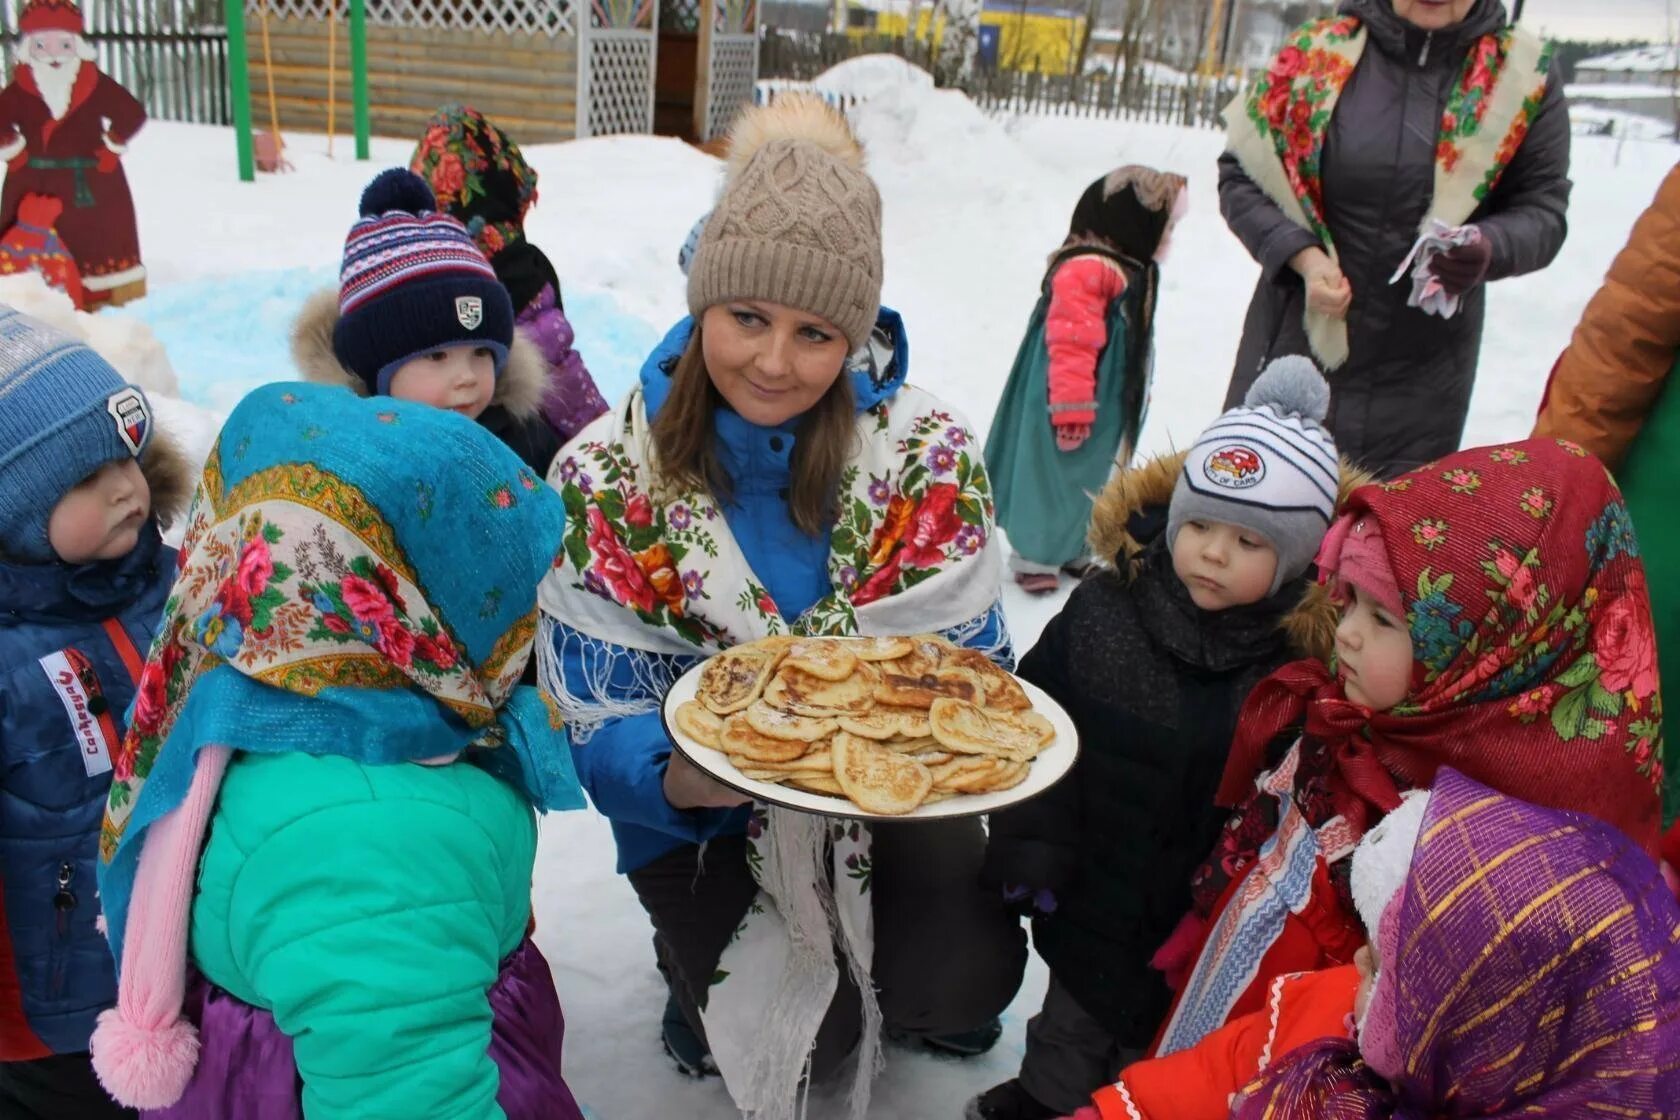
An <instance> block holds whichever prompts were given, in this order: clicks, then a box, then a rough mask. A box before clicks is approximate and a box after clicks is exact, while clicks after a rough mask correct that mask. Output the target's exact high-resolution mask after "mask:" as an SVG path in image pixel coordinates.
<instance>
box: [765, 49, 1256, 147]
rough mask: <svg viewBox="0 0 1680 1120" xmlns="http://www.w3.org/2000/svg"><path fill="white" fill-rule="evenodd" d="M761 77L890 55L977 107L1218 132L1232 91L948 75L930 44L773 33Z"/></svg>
mask: <svg viewBox="0 0 1680 1120" xmlns="http://www.w3.org/2000/svg"><path fill="white" fill-rule="evenodd" d="M759 49H760V53H759V67H758V72H759V76H760V78H780V79H787V80H791V81H797V82H808V81H810V80H812V79H813V78H816V77H817V76H818V75H820V74H822V72H823V71H825V70H827V69H828V68H829V67H831V66H834V65H835V64H837V63H840V62H844V61H845V60H846V59H848V58H855V57H856V56H858V55H862V54H892V55H897V56H898V57H900V58H903V59H904V60H906V61H907V62H911V63H913V64H915V65H916V66H919V67H921V68H922V69H924V70H926V71H928V72H929V73H930V74H932V75H933V78H934V82H935V84H936V85H940V86H950V87H954V88H958V89H961V90H962V91H963V92H964V93H966V94H967V95H968V96H969V97H970V98H972V99H973V100H974V102H975V104H977V105H979V106H980V108H982V109H985V110H989V111H997V112H1005V113H1041V114H1046V115H1059V116H1078V117H1123V118H1130V119H1134V120H1145V121H1160V122H1162V123H1170V124H1183V125H1191V126H1195V127H1206V128H1218V127H1221V124H1220V120H1219V114H1220V112H1221V111H1222V110H1223V109H1224V107H1225V105H1226V103H1227V102H1229V101H1230V100H1231V97H1232V96H1233V95H1234V93H1235V87H1234V85H1232V84H1229V83H1216V82H1212V81H1201V80H1198V79H1195V78H1190V79H1188V80H1187V79H1185V78H1182V77H1179V78H1178V79H1177V80H1176V81H1173V80H1162V79H1155V80H1150V79H1149V78H1148V77H1146V76H1144V75H1138V76H1135V77H1134V78H1133V80H1132V81H1130V82H1127V81H1126V79H1125V74H1124V72H1122V73H1121V75H1120V76H1118V77H1116V76H1114V75H1112V74H1090V75H1086V76H1084V77H1073V76H1071V75H1062V74H1044V73H1040V72H1038V71H1036V70H980V71H975V72H973V73H970V74H966V75H958V74H956V73H954V72H953V63H954V60H953V59H951V58H949V57H941V56H940V55H939V53H938V52H937V51H935V50H934V49H933V48H931V47H930V46H929V45H928V44H927V43H924V42H921V41H920V40H915V39H910V40H906V39H901V38H896V37H891V36H869V37H864V38H853V37H851V36H846V35H834V34H821V35H816V34H810V33H805V32H787V31H777V30H774V29H771V30H768V31H766V32H765V33H764V35H763V36H762V38H761V42H760V48H759Z"/></svg>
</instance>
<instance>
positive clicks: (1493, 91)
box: [1224, 15, 1551, 370]
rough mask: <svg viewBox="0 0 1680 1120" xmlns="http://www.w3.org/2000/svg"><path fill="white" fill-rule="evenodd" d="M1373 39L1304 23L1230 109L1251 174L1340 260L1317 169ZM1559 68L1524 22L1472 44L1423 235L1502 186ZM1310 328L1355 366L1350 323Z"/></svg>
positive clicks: (1336, 360)
mask: <svg viewBox="0 0 1680 1120" xmlns="http://www.w3.org/2000/svg"><path fill="white" fill-rule="evenodd" d="M1367 38H1368V35H1367V32H1366V30H1365V28H1364V26H1363V25H1362V24H1361V22H1360V20H1359V19H1358V18H1357V17H1354V16H1346V15H1344V16H1337V17H1334V18H1331V19H1324V20H1318V21H1316V22H1314V23H1309V24H1307V25H1306V26H1304V27H1302V28H1301V29H1300V30H1299V31H1297V32H1296V33H1295V34H1294V35H1293V36H1292V37H1291V38H1290V40H1289V41H1288V42H1287V43H1286V44H1285V45H1284V47H1283V49H1282V50H1281V51H1279V52H1278V54H1277V56H1276V57H1275V58H1273V59H1272V62H1271V65H1270V66H1269V67H1268V68H1267V69H1266V71H1265V73H1263V74H1262V75H1261V76H1260V77H1259V78H1258V79H1256V80H1255V82H1254V84H1253V85H1252V86H1251V87H1249V89H1248V90H1246V91H1245V92H1243V93H1241V94H1239V95H1238V96H1237V97H1236V98H1235V99H1234V100H1233V101H1232V102H1231V103H1230V105H1228V106H1226V108H1225V112H1224V120H1225V127H1226V129H1227V135H1226V145H1227V147H1228V148H1229V150H1230V151H1231V153H1232V154H1233V155H1235V156H1236V157H1237V160H1238V162H1239V163H1241V164H1242V168H1243V171H1244V172H1246V173H1247V174H1248V177H1249V178H1250V179H1252V180H1254V182H1255V183H1256V184H1257V185H1259V187H1260V188H1261V189H1262V190H1263V191H1265V192H1266V195H1267V197H1269V198H1270V199H1271V200H1272V201H1273V202H1275V203H1277V205H1278V207H1279V208H1280V209H1281V210H1282V211H1283V212H1284V214H1285V215H1287V216H1288V217H1289V219H1290V220H1291V221H1293V222H1294V223H1295V224H1296V225H1298V226H1300V227H1301V228H1302V229H1305V230H1307V231H1309V232H1310V233H1312V234H1313V235H1314V236H1316V237H1317V238H1318V239H1319V241H1320V242H1322V243H1323V246H1324V250H1325V252H1327V253H1329V254H1330V257H1331V259H1332V260H1334V259H1335V258H1336V246H1335V243H1334V242H1333V241H1332V240H1331V237H1330V229H1329V227H1328V226H1327V225H1325V222H1324V183H1323V180H1322V178H1321V177H1320V171H1319V168H1320V164H1321V161H1322V159H1323V155H1324V142H1325V139H1326V138H1327V137H1328V136H1329V133H1330V119H1331V117H1332V115H1333V114H1334V113H1335V111H1336V102H1337V100H1338V99H1339V98H1340V97H1341V93H1342V89H1343V87H1344V86H1346V85H1347V82H1348V79H1349V78H1351V77H1352V76H1353V71H1354V68H1355V67H1357V66H1358V65H1359V60H1360V58H1361V56H1362V55H1363V54H1364V52H1365V48H1366V40H1367ZM1550 66H1551V49H1550V48H1549V47H1548V46H1546V44H1544V43H1543V42H1541V40H1540V39H1539V38H1538V37H1536V36H1535V35H1534V34H1532V33H1531V32H1529V31H1527V30H1525V29H1523V28H1519V27H1507V28H1505V29H1503V30H1502V31H1499V32H1497V33H1495V34H1491V35H1485V36H1483V37H1482V38H1481V39H1480V40H1478V41H1477V43H1476V45H1475V46H1473V47H1472V48H1471V49H1470V53H1469V54H1468V55H1467V56H1466V58H1465V60H1464V69H1463V72H1462V73H1461V74H1460V76H1459V80H1458V82H1457V83H1456V84H1455V85H1454V86H1453V87H1452V91H1451V93H1450V94H1449V96H1448V97H1447V101H1446V104H1445V105H1443V106H1442V107H1441V124H1440V132H1439V138H1438V141H1437V144H1436V150H1435V194H1434V198H1433V200H1432V202H1431V204H1430V208H1429V212H1428V214H1427V215H1426V216H1425V217H1424V220H1423V223H1422V226H1421V228H1420V230H1419V232H1420V233H1423V232H1427V231H1428V230H1429V229H1430V228H1431V223H1432V222H1434V221H1440V222H1442V223H1444V224H1446V225H1449V226H1457V225H1461V224H1463V223H1464V222H1465V221H1466V220H1467V219H1468V218H1469V217H1470V215H1471V214H1472V213H1474V212H1475V210H1476V208H1477V207H1478V206H1480V205H1481V203H1482V202H1483V201H1484V200H1485V199H1486V198H1487V196H1488V194H1489V192H1491V191H1492V190H1493V188H1494V187H1495V186H1496V185H1497V184H1498V183H1499V179H1500V177H1501V176H1502V175H1503V174H1504V173H1505V168H1506V167H1507V166H1508V165H1509V164H1510V162H1511V159H1512V157H1513V156H1515V155H1516V153H1517V149H1518V148H1520V147H1521V146H1522V142H1523V138H1524V137H1526V136H1527V135H1528V129H1529V126H1530V125H1531V124H1532V123H1533V121H1534V118H1535V116H1536V114H1538V113H1539V111H1540V105H1541V102H1542V100H1543V99H1544V97H1545V93H1546V79H1547V72H1548V70H1549V68H1550ZM1306 330H1307V339H1308V341H1309V342H1310V343H1311V345H1312V349H1313V354H1314V356H1316V357H1317V358H1318V360H1319V362H1320V363H1321V364H1322V365H1324V367H1325V368H1326V369H1332V370H1333V369H1335V368H1337V367H1338V366H1340V365H1342V364H1343V363H1344V362H1345V361H1347V357H1348V334H1347V321H1346V320H1345V319H1338V318H1334V317H1331V316H1328V315H1323V314H1318V313H1315V312H1313V311H1311V310H1308V311H1307V313H1306Z"/></svg>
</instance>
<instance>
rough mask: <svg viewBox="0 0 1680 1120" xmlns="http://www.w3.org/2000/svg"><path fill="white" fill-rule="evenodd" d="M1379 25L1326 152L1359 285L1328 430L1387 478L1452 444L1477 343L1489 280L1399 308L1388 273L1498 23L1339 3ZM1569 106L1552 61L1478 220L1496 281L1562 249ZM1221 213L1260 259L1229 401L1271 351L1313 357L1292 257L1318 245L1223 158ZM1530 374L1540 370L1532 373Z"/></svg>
mask: <svg viewBox="0 0 1680 1120" xmlns="http://www.w3.org/2000/svg"><path fill="white" fill-rule="evenodd" d="M1341 11H1342V12H1343V13H1344V14H1348V15H1354V16H1358V17H1359V18H1360V19H1361V20H1363V21H1364V23H1365V26H1366V28H1367V29H1368V30H1369V33H1370V40H1369V42H1368V43H1367V45H1366V49H1365V53H1364V56H1363V57H1362V58H1361V59H1360V62H1359V65H1358V67H1357V68H1356V69H1355V70H1354V72H1353V76H1352V77H1351V78H1350V79H1349V80H1348V83H1347V86H1346V88H1345V89H1343V91H1342V95H1341V100H1340V101H1339V102H1338V103H1337V105H1336V111H1335V115H1334V116H1333V118H1332V119H1331V122H1330V133H1329V136H1328V138H1327V139H1326V142H1325V147H1324V157H1323V177H1324V210H1325V220H1326V223H1327V224H1328V225H1329V227H1330V234H1331V237H1332V239H1333V240H1334V241H1335V244H1336V250H1337V253H1338V254H1339V255H1340V258H1341V267H1342V270H1343V272H1344V273H1345V274H1346V275H1347V278H1348V282H1349V283H1350V284H1351V285H1352V287H1353V306H1352V309H1351V311H1350V312H1349V317H1348V344H1349V350H1350V352H1351V353H1350V357H1349V358H1348V360H1347V362H1346V364H1344V365H1343V366H1342V367H1341V368H1339V369H1337V370H1336V371H1334V372H1333V373H1331V374H1330V375H1329V377H1330V385H1331V389H1332V398H1331V405H1330V415H1329V419H1328V426H1329V428H1330V430H1331V432H1332V433H1333V434H1334V435H1335V437H1336V446H1337V447H1338V448H1339V449H1340V451H1341V453H1342V454H1343V455H1344V456H1346V457H1347V458H1348V459H1349V460H1350V461H1352V462H1355V463H1357V464H1359V465H1361V466H1363V467H1365V468H1367V469H1368V470H1371V471H1374V472H1375V473H1377V474H1379V475H1381V476H1383V477H1392V476H1394V475H1397V474H1400V473H1402V472H1404V471H1406V470H1409V469H1411V468H1412V467H1415V466H1418V465H1420V464H1422V463H1426V462H1429V461H1430V460H1432V459H1436V458H1439V457H1440V456H1442V455H1445V454H1447V453H1448V452H1451V451H1455V450H1457V449H1458V446H1459V441H1460V439H1461V438H1462V437H1463V434H1464V420H1465V416H1466V414H1467V413H1468V412H1469V409H1470V390H1471V388H1472V386H1473V384H1474V382H1475V378H1476V363H1477V358H1478V354H1479V351H1480V350H1481V344H1482V320H1483V317H1484V314H1485V311H1486V304H1487V297H1486V288H1485V286H1483V285H1478V286H1477V287H1475V288H1474V289H1472V290H1471V291H1470V293H1469V295H1468V297H1467V298H1466V299H1465V301H1464V304H1463V306H1462V307H1461V308H1460V310H1459V313H1458V314H1457V315H1456V316H1454V317H1453V318H1451V319H1441V318H1438V317H1436V316H1433V315H1425V314H1424V313H1423V312H1421V311H1419V310H1417V309H1416V308H1412V307H1408V306H1406V300H1407V297H1408V296H1409V295H1410V294H1411V283H1410V280H1409V279H1403V280H1402V281H1401V282H1400V283H1398V284H1394V285H1392V286H1390V285H1389V283H1388V278H1389V277H1390V276H1391V275H1393V273H1394V270H1395V269H1396V268H1397V267H1398V266H1399V265H1400V262H1401V261H1403V260H1404V259H1405V258H1406V254H1407V253H1408V252H1410V251H1411V247H1412V243H1413V242H1414V241H1415V240H1416V239H1417V235H1418V226H1419V223H1421V222H1422V221H1423V219H1424V216H1425V215H1426V214H1427V213H1428V212H1429V206H1430V202H1431V200H1432V197H1433V195H1434V182H1435V145H1436V138H1437V137H1438V135H1439V133H1440V122H1441V112H1442V108H1443V106H1444V105H1445V103H1446V99H1447V96H1448V94H1449V93H1450V91H1451V88H1452V86H1453V83H1454V82H1455V81H1456V80H1457V79H1458V77H1459V74H1460V72H1461V71H1462V68H1463V65H1464V59H1465V56H1466V54H1467V53H1468V51H1469V49H1470V47H1471V45H1472V44H1473V43H1474V42H1475V41H1476V40H1477V39H1479V38H1480V37H1481V36H1483V35H1486V34H1489V33H1490V32H1494V31H1498V30H1499V29H1500V28H1501V27H1503V26H1504V24H1505V9H1504V7H1503V6H1502V5H1501V4H1499V3H1498V2H1497V0H1479V2H1478V3H1477V4H1476V6H1475V7H1474V8H1473V9H1471V11H1470V13H1469V15H1468V16H1467V17H1466V18H1465V19H1464V20H1463V22H1461V23H1459V24H1457V25H1456V26H1454V27H1451V28H1447V29H1446V30H1443V31H1437V32H1435V33H1433V34H1432V35H1428V34H1425V33H1424V32H1422V31H1419V30H1417V29H1416V28H1414V27H1412V26H1411V25H1410V24H1408V23H1406V22H1404V21H1403V20H1401V19H1400V18H1399V17H1398V16H1396V15H1395V14H1394V8H1393V3H1392V0H1344V2H1343V3H1342V5H1341ZM1568 174H1569V109H1568V106H1567V104H1566V103H1565V100H1564V95H1563V79H1562V77H1561V76H1560V74H1559V72H1558V70H1557V68H1556V66H1555V65H1554V66H1553V69H1552V77H1551V81H1550V83H1549V84H1548V86H1547V89H1546V96H1545V100H1544V102H1543V103H1542V105H1541V108H1540V112H1539V115H1538V116H1537V117H1536V118H1535V120H1534V123H1533V125H1532V126H1531V127H1530V129H1529V133H1528V136H1527V138H1526V139H1525V140H1524V141H1523V143H1522V146H1521V147H1520V148H1519V149H1518V150H1517V154H1516V155H1515V156H1514V157H1513V158H1512V160H1511V163H1510V165H1509V166H1508V167H1507V168H1506V169H1505V174H1504V176H1503V177H1502V178H1501V179H1500V181H1499V184H1498V186H1497V187H1495V188H1494V190H1493V192H1492V193H1491V194H1490V195H1489V197H1488V199H1487V201H1486V202H1484V203H1483V204H1482V206H1481V207H1480V208H1479V209H1478V210H1477V211H1476V213H1475V214H1473V215H1472V216H1471V218H1470V220H1471V222H1473V223H1474V224H1476V225H1477V226H1479V227H1480V228H1481V230H1482V233H1483V234H1484V235H1486V237H1487V238H1488V241H1489V243H1490V244H1491V247H1492V249H1493V261H1492V264H1491V265H1490V267H1489V270H1488V275H1487V279H1488V280H1499V279H1502V278H1504V277H1507V276H1517V275H1520V274H1522V273H1525V272H1533V271H1535V270H1537V269H1541V268H1544V267H1546V265H1548V264H1550V263H1551V261H1552V258H1553V257H1555V256H1556V255H1557V252H1558V249H1559V248H1560V247H1561V246H1562V245H1563V239H1564V234H1565V233H1566V231H1567V226H1566V223H1565V211H1566V209H1567V206H1568V202H1569V187H1570V184H1569V179H1568ZM1219 208H1220V211H1221V213H1223V214H1224V215H1225V221H1226V222H1227V223H1228V224H1229V225H1230V227H1231V231H1232V232H1233V233H1235V234H1236V235H1237V237H1238V238H1239V239H1241V241H1242V243H1243V245H1244V247H1246V248H1247V249H1248V251H1249V253H1250V254H1251V255H1252V256H1253V257H1254V259H1255V260H1257V261H1259V262H1260V265H1261V269H1262V271H1261V276H1260V282H1259V285H1258V287H1256V289H1255V292H1254V298H1253V300H1252V301H1251V302H1250V303H1249V307H1248V318H1247V321H1246V322H1245V323H1244V324H1243V336H1242V344H1241V346H1240V347H1239V349H1238V351H1237V363H1236V369H1235V372H1234V373H1233V374H1232V377H1231V385H1230V389H1229V391H1228V392H1227V394H1226V399H1225V407H1226V408H1230V407H1232V406H1234V405H1237V404H1240V403H1242V399H1243V396H1244V394H1246V393H1247V392H1248V387H1249V386H1250V385H1252V384H1253V383H1254V379H1255V378H1256V377H1258V376H1259V374H1260V371H1261V370H1262V369H1264V368H1265V366H1266V364H1267V363H1268V362H1270V361H1271V360H1272V359H1273V358H1276V357H1280V356H1282V355H1284V354H1306V353H1310V352H1311V351H1310V349H1309V348H1308V345H1307V340H1306V334H1305V331H1304V329H1303V327H1302V323H1301V315H1302V311H1303V308H1304V303H1305V298H1306V296H1305V292H1304V289H1303V287H1302V284H1301V279H1300V277H1299V276H1297V275H1296V274H1295V273H1294V271H1292V270H1291V269H1290V267H1289V259H1290V258H1291V257H1293V256H1294V255H1295V254H1296V253H1298V252H1300V251H1301V250H1303V249H1309V248H1312V247H1313V246H1314V245H1316V244H1318V242H1317V239H1316V238H1314V236H1313V235H1312V234H1310V233H1308V232H1307V231H1306V230H1304V229H1302V228H1301V227H1300V226H1297V225H1295V224H1294V223H1293V222H1291V221H1290V220H1289V219H1288V218H1286V217H1285V216H1284V214H1283V211H1282V210H1280V209H1279V208H1278V206H1277V205H1276V203H1274V202H1272V200H1271V199H1270V198H1268V197H1267V196H1266V195H1265V193H1264V192H1262V191H1261V189H1260V188H1259V187H1258V186H1256V185H1255V183H1254V182H1253V181H1252V180H1251V179H1250V178H1249V177H1248V176H1247V175H1246V174H1245V173H1244V172H1243V170H1242V168H1241V166H1240V165H1239V164H1238V163H1237V160H1236V157H1235V156H1233V155H1232V154H1231V153H1229V152H1227V153H1226V154H1225V155H1223V156H1221V157H1220V161H1219ZM1534 376H1535V378H1536V379H1537V381H1538V379H1539V378H1540V377H1541V376H1542V373H1541V371H1539V370H1536V371H1534Z"/></svg>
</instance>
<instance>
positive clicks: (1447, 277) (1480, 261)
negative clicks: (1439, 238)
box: [1429, 230, 1493, 296]
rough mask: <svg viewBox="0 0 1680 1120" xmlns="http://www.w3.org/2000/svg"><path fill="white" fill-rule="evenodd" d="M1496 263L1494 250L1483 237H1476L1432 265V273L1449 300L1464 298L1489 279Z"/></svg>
mask: <svg viewBox="0 0 1680 1120" xmlns="http://www.w3.org/2000/svg"><path fill="white" fill-rule="evenodd" d="M1492 263H1493V246H1492V245H1491V244H1490V243H1489V242H1488V239H1487V238H1486V237H1484V236H1483V235H1482V232H1481V231H1480V230H1477V231H1476V235H1475V236H1474V237H1473V238H1471V239H1470V240H1469V241H1466V242H1465V243H1464V244H1462V245H1454V246H1453V247H1452V248H1451V249H1448V250H1447V251H1446V252H1444V253H1441V254H1439V255H1437V256H1436V257H1435V259H1434V260H1432V261H1430V262H1429V271H1430V272H1432V273H1434V274H1435V279H1437V280H1439V281H1440V282H1441V287H1443V288H1445V289H1446V291H1447V294H1448V295H1449V296H1462V295H1463V294H1464V293H1465V292H1468V291H1469V290H1470V289H1471V288H1474V287H1475V286H1476V285H1477V284H1480V283H1481V282H1482V280H1483V279H1485V278H1486V276H1487V272H1488V266H1489V265H1491V264H1492Z"/></svg>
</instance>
